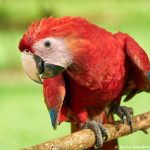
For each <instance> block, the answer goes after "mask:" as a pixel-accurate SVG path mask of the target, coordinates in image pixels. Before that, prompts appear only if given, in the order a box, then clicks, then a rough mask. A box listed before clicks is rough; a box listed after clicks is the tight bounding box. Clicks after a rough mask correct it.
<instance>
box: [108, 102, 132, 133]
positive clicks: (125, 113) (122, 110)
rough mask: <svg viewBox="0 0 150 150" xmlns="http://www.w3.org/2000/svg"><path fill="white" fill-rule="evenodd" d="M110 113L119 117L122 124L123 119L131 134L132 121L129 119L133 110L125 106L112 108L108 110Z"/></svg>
mask: <svg viewBox="0 0 150 150" xmlns="http://www.w3.org/2000/svg"><path fill="white" fill-rule="evenodd" d="M110 112H111V113H113V114H116V115H118V116H119V117H120V119H121V121H122V122H123V123H124V121H125V118H126V119H127V124H128V125H129V126H130V131H131V133H132V131H133V128H132V120H131V117H132V116H133V113H134V111H133V109H132V108H131V107H126V106H119V105H116V106H113V107H112V108H111V110H110Z"/></svg>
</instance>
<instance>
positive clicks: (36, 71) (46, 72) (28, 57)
mask: <svg viewBox="0 0 150 150" xmlns="http://www.w3.org/2000/svg"><path fill="white" fill-rule="evenodd" d="M22 64H23V68H24V70H25V72H26V74H27V75H28V76H29V77H30V78H31V79H32V80H33V81H35V82H37V83H41V84H42V80H41V78H42V79H46V78H52V77H54V76H56V75H58V74H60V73H62V72H63V71H64V70H65V68H63V67H61V66H58V65H55V64H48V63H46V62H44V61H43V60H42V58H41V57H39V56H37V55H33V54H30V53H29V54H28V53H24V52H22Z"/></svg>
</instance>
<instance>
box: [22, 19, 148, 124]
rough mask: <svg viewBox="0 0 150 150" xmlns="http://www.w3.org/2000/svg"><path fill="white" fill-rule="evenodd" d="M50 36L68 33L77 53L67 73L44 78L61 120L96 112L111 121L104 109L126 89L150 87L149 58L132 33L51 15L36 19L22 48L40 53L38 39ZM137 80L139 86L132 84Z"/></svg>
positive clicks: (66, 37)
mask: <svg viewBox="0 0 150 150" xmlns="http://www.w3.org/2000/svg"><path fill="white" fill-rule="evenodd" d="M45 37H59V38H63V39H64V40H65V42H66V45H67V47H68V49H69V50H70V51H71V54H72V56H73V64H72V66H70V67H69V68H68V69H67V70H66V72H65V73H63V74H62V75H61V76H56V77H54V78H52V79H45V80H44V82H43V84H44V96H45V99H46V104H47V106H48V108H51V107H52V106H50V105H54V106H53V107H57V110H58V112H59V113H58V115H59V120H58V122H61V121H64V120H68V119H69V120H70V119H71V120H72V121H77V122H79V123H84V122H86V121H87V120H88V119H89V118H92V119H93V118H95V119H96V120H98V121H102V122H103V123H107V122H109V119H108V118H107V116H106V114H105V113H104V112H105V110H106V107H107V106H108V105H109V104H110V103H116V102H117V103H120V100H121V97H122V95H123V94H124V93H126V94H128V92H131V91H133V90H135V89H139V90H145V91H148V90H149V89H150V85H149V84H150V82H149V79H148V74H149V71H150V63H149V59H148V57H147V55H146V53H145V52H144V50H143V49H142V48H141V47H140V46H139V45H138V44H137V43H136V42H135V41H134V40H133V39H132V38H131V37H130V36H129V35H128V34H124V33H121V32H119V33H117V34H112V33H110V32H108V31H106V30H104V29H102V28H100V27H98V26H96V25H93V24H90V23H89V22H87V21H86V20H84V19H81V18H77V17H64V18H57V19H56V18H52V17H50V18H48V19H42V20H41V21H39V22H36V23H33V24H32V25H31V26H30V27H29V29H28V31H27V32H26V33H25V34H24V36H23V38H22V40H21V41H20V46H19V48H20V50H21V51H23V50H24V49H29V50H30V51H31V52H33V53H34V49H33V48H32V45H33V44H34V43H35V42H36V41H38V40H40V39H42V38H45ZM131 81H132V85H133V86H132V87H133V88H129V87H128V83H129V82H131ZM62 83H63V86H62V89H63V90H62V89H61V90H60V86H61V85H62ZM58 87H59V88H58ZM127 90H128V92H126V91H127ZM62 93H63V94H62ZM65 93H66V95H65ZM56 95H57V96H56ZM60 95H63V96H60ZM73 115H74V116H73ZM71 116H72V117H71ZM97 116H98V117H97ZM110 122H112V118H111V119H110Z"/></svg>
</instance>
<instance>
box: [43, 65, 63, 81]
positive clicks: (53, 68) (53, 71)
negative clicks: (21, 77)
mask: <svg viewBox="0 0 150 150" xmlns="http://www.w3.org/2000/svg"><path fill="white" fill-rule="evenodd" d="M63 71H65V68H64V67H61V66H58V65H54V64H47V63H45V64H44V72H43V74H42V77H41V78H43V79H47V78H52V77H54V76H56V75H58V74H60V73H62V72H63Z"/></svg>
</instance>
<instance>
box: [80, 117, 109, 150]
mask: <svg viewBox="0 0 150 150" xmlns="http://www.w3.org/2000/svg"><path fill="white" fill-rule="evenodd" d="M82 129H91V130H92V131H93V132H94V134H95V137H96V142H95V145H94V148H95V149H99V148H100V147H102V146H103V143H104V139H105V140H107V138H108V134H107V131H106V129H105V128H104V127H103V125H102V124H101V123H99V122H96V121H95V120H92V121H87V122H86V123H85V124H84V125H83V127H82Z"/></svg>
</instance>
